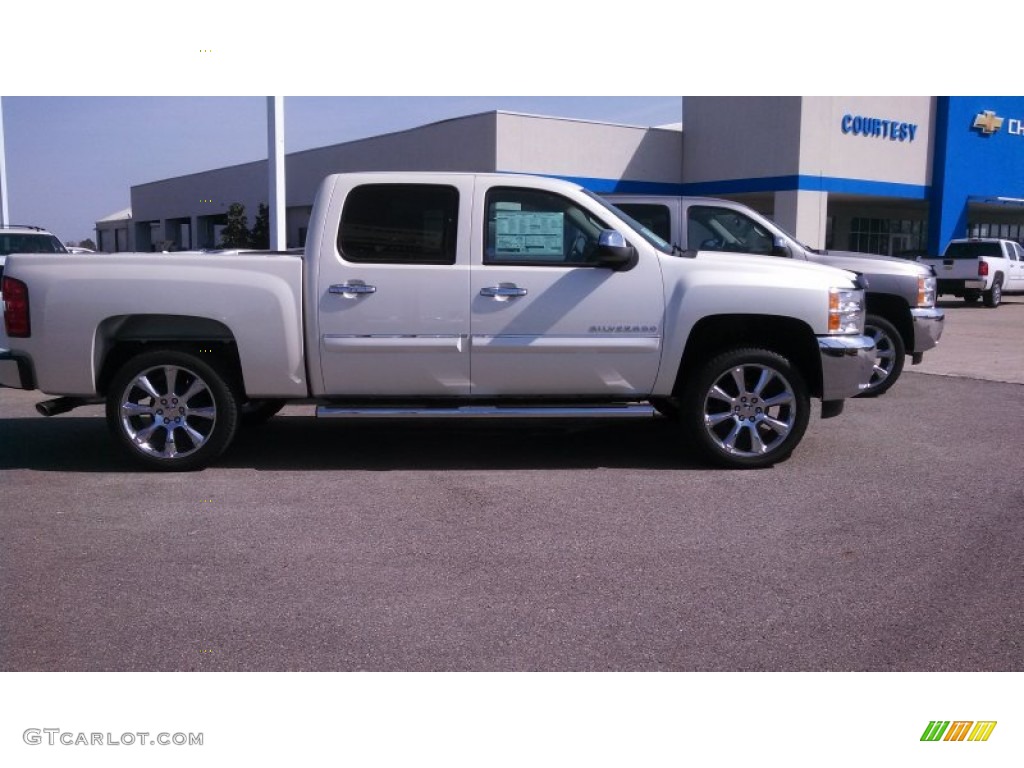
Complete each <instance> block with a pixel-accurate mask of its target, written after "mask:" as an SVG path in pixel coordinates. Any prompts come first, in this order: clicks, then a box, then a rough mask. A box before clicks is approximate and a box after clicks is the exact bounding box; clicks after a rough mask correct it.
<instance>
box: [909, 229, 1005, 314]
mask: <svg viewBox="0 0 1024 768" xmlns="http://www.w3.org/2000/svg"><path fill="white" fill-rule="evenodd" d="M920 262H921V263H922V264H927V265H930V266H931V267H933V268H934V269H935V272H936V274H938V276H939V286H938V290H939V294H940V295H942V294H947V293H948V294H952V295H954V296H959V297H961V298H962V299H963V300H964V301H966V302H967V303H969V304H970V303H972V302H975V301H977V300H978V299H979V298H980V297H982V296H984V298H985V306H986V307H998V306H999V304H1000V303H1001V302H1002V300H1003V294H1004V293H1024V248H1022V247H1021V245H1020V243H1017V242H1014V241H1013V240H1001V239H999V238H995V237H974V238H962V239H958V240H950V241H949V245H947V246H946V250H945V251H944V252H943V254H942V257H941V258H938V259H927V258H924V259H920Z"/></svg>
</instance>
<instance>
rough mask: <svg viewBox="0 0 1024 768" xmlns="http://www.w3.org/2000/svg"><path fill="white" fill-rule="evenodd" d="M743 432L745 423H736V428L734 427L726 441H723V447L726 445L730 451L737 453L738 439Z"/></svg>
mask: <svg viewBox="0 0 1024 768" xmlns="http://www.w3.org/2000/svg"><path fill="white" fill-rule="evenodd" d="M741 431H743V423H742V422H736V426H734V427H733V428H732V429H731V430H730V431H729V434H728V435H726V436H725V439H724V440H722V441H721V443H722V445H724V446H725V447H726V448H727V449H729V450H730V451H735V450H736V438H737V437H739V436H740V432H741Z"/></svg>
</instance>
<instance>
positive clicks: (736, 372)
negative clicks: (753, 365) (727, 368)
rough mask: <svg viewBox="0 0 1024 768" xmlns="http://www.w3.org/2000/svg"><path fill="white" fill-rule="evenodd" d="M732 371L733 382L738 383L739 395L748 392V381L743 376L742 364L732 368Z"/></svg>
mask: <svg viewBox="0 0 1024 768" xmlns="http://www.w3.org/2000/svg"><path fill="white" fill-rule="evenodd" d="M731 373H732V380H733V383H734V384H735V385H736V394H737V395H743V394H746V391H747V383H746V381H745V380H744V378H743V368H742V367H741V366H737V367H735V368H733V369H732V371H731Z"/></svg>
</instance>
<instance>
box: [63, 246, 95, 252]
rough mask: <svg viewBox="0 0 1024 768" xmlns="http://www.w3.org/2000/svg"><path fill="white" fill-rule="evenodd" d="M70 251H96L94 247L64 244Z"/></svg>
mask: <svg viewBox="0 0 1024 768" xmlns="http://www.w3.org/2000/svg"><path fill="white" fill-rule="evenodd" d="M64 247H65V248H66V249H67V252H68V253H79V254H82V253H96V251H94V250H93V249H92V248H83V247H82V246H80V245H66V246H64Z"/></svg>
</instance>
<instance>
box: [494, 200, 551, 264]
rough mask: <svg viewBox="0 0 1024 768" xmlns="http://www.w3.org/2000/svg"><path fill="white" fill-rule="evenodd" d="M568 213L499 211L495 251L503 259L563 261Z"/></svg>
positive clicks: (497, 211) (496, 217)
mask: <svg viewBox="0 0 1024 768" xmlns="http://www.w3.org/2000/svg"><path fill="white" fill-rule="evenodd" d="M564 219H565V214H563V213H562V212H561V211H558V212H548V211H521V210H505V209H503V208H501V207H499V208H498V209H497V210H496V211H495V224H496V228H495V235H496V237H495V250H496V252H497V253H496V255H498V256H502V257H506V258H507V257H509V256H511V257H516V256H518V257H520V258H524V259H544V258H551V257H553V256H554V257H558V258H562V256H563V255H564V250H563V245H562V232H563V230H564V224H565V222H564Z"/></svg>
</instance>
